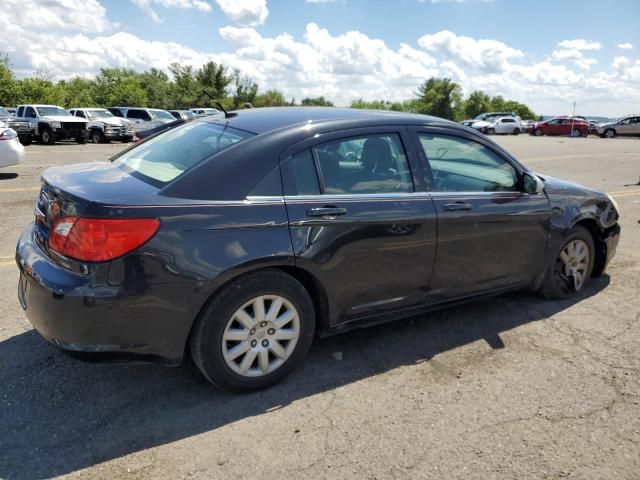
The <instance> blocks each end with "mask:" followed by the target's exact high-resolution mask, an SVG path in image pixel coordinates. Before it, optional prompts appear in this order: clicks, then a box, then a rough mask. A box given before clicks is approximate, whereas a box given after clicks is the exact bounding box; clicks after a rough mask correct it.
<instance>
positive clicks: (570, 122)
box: [531, 117, 589, 137]
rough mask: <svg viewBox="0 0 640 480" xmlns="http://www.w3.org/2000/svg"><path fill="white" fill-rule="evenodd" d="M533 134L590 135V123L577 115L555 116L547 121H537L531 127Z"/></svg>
mask: <svg viewBox="0 0 640 480" xmlns="http://www.w3.org/2000/svg"><path fill="white" fill-rule="evenodd" d="M531 135H535V136H537V137H539V136H541V135H566V136H572V137H578V136H580V137H586V136H588V135H589V124H588V123H587V122H585V121H584V120H582V119H579V118H575V117H573V118H572V117H555V118H552V119H550V120H547V121H545V122H536V123H534V124H533V126H532V127H531Z"/></svg>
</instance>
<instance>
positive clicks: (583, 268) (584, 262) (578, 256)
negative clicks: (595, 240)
mask: <svg viewBox="0 0 640 480" xmlns="http://www.w3.org/2000/svg"><path fill="white" fill-rule="evenodd" d="M560 261H561V262H562V265H563V267H564V268H563V272H562V273H563V274H564V276H565V277H567V278H573V286H574V288H575V290H576V292H578V291H580V289H581V288H582V286H583V285H584V281H585V280H586V276H587V271H588V270H589V246H588V245H587V244H586V243H585V242H584V241H582V240H578V239H576V240H571V241H570V242H569V243H567V244H566V245H565V247H564V248H563V249H562V251H561V252H560Z"/></svg>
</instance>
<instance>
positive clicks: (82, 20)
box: [0, 0, 114, 34]
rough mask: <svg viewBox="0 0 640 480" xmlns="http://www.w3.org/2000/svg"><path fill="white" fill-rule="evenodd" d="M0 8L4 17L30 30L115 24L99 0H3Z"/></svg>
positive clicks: (98, 28) (97, 29) (100, 29)
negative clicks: (108, 17)
mask: <svg viewBox="0 0 640 480" xmlns="http://www.w3.org/2000/svg"><path fill="white" fill-rule="evenodd" d="M0 9H1V13H0V16H2V17H4V18H6V19H11V21H12V22H13V23H16V24H17V25H20V26H22V27H26V28H30V29H38V30H47V29H56V30H73V31H80V32H104V31H107V30H109V29H111V28H112V27H113V26H114V25H113V24H112V23H111V22H110V21H109V20H108V19H107V12H106V10H105V8H104V7H103V6H102V5H101V4H100V3H99V2H98V1H97V0H29V1H24V0H3V1H2V4H1V6H0ZM3 34H4V30H3Z"/></svg>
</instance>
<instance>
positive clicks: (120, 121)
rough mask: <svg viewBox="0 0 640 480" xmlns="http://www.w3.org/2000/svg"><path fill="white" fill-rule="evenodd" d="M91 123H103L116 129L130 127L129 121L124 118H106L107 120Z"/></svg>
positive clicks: (102, 119)
mask: <svg viewBox="0 0 640 480" xmlns="http://www.w3.org/2000/svg"><path fill="white" fill-rule="evenodd" d="M91 122H92V123H104V124H106V125H113V126H116V127H122V126H127V125H130V124H131V122H130V121H129V120H127V119H126V118H120V117H113V118H112V117H107V118H101V119H99V120H92V121H91Z"/></svg>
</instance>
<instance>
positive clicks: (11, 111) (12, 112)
mask: <svg viewBox="0 0 640 480" xmlns="http://www.w3.org/2000/svg"><path fill="white" fill-rule="evenodd" d="M6 108H7V111H8V112H9V113H10V114H11V115H13V116H14V117H15V115H16V112H17V110H18V109H17V108H15V107H6Z"/></svg>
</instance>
